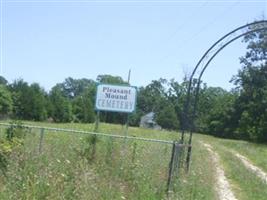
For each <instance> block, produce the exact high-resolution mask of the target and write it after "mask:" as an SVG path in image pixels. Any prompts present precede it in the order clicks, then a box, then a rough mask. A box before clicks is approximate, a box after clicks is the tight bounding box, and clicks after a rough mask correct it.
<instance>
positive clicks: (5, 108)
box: [0, 85, 12, 117]
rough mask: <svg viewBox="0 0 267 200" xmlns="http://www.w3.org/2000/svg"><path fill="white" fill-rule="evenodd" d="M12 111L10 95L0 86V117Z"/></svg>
mask: <svg viewBox="0 0 267 200" xmlns="http://www.w3.org/2000/svg"><path fill="white" fill-rule="evenodd" d="M11 111H12V98H11V93H10V92H9V91H8V89H7V88H6V87H5V86H4V85H0V116H2V117H3V116H6V115H8V114H10V113H11Z"/></svg>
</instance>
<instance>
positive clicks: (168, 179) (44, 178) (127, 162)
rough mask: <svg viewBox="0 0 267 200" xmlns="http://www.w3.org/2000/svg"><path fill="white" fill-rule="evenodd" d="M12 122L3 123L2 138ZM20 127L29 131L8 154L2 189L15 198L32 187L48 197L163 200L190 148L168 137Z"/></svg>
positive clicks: (20, 196) (38, 193)
mask: <svg viewBox="0 0 267 200" xmlns="http://www.w3.org/2000/svg"><path fill="white" fill-rule="evenodd" d="M11 126H12V125H10V124H7V123H0V127H1V132H0V136H1V137H0V138H4V137H6V133H7V130H8V129H10V127H11ZM20 127H21V128H22V129H23V130H24V132H25V135H24V136H23V141H22V142H21V144H22V145H18V146H17V147H16V150H14V151H12V152H11V151H10V153H9V154H8V160H9V162H8V163H9V164H8V168H7V170H6V172H5V174H6V176H7V177H9V178H8V181H7V182H8V184H7V186H6V191H5V192H4V193H3V192H1V193H3V194H7V195H11V196H10V197H12V199H13V198H19V199H20V198H23V197H24V196H23V195H24V194H25V190H27V191H28V190H29V189H30V188H31V187H34V189H32V190H34V191H35V190H36V191H35V194H36V195H37V196H36V197H39V198H40V195H43V196H44V197H45V198H47V199H51V198H52V199H58V198H70V199H88V197H90V198H89V199H124V198H125V199H163V197H164V196H165V195H166V192H168V191H171V190H172V187H173V185H174V184H173V183H174V181H175V179H176V178H177V177H178V174H179V166H180V165H181V163H182V162H181V159H183V156H182V152H183V151H184V149H185V147H187V146H186V145H182V144H179V143H177V142H174V141H168V140H159V139H149V138H142V137H133V136H122V135H114V134H105V133H96V132H87V131H79V130H71V129H62V128H50V127H41V126H31V125H20ZM66 133H69V134H66ZM62 184H63V186H62ZM32 185H35V186H32ZM14 191H17V192H14ZM0 198H1V196H0ZM45 198H44V199H45Z"/></svg>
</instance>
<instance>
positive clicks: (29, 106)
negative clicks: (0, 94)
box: [10, 79, 47, 121]
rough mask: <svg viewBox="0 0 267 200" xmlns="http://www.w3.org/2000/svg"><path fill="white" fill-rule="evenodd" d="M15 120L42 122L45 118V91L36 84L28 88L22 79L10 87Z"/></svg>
mask: <svg viewBox="0 0 267 200" xmlns="http://www.w3.org/2000/svg"><path fill="white" fill-rule="evenodd" d="M10 90H11V91H12V97H13V102H14V107H13V108H14V109H13V113H14V115H15V118H18V119H26V120H36V121H42V120H45V119H46V118H47V111H46V99H45V95H46V93H45V91H44V90H43V89H42V88H41V87H40V85H39V84H38V83H33V84H31V85H30V86H29V85H28V83H27V82H24V81H23V80H22V79H20V80H16V81H14V83H13V84H11V85H10Z"/></svg>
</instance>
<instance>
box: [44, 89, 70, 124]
mask: <svg viewBox="0 0 267 200" xmlns="http://www.w3.org/2000/svg"><path fill="white" fill-rule="evenodd" d="M49 99H50V102H51V105H52V113H51V117H52V118H53V119H54V121H55V122H70V121H71V120H72V107H71V103H70V101H68V99H67V98H66V97H64V95H63V94H62V91H61V90H60V88H59V87H57V86H56V87H53V88H52V90H51V92H50V95H49Z"/></svg>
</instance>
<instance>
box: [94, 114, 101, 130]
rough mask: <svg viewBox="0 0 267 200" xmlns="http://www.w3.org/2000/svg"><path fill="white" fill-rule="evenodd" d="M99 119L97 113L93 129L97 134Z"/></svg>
mask: <svg viewBox="0 0 267 200" xmlns="http://www.w3.org/2000/svg"><path fill="white" fill-rule="evenodd" d="M99 117H100V111H97V114H96V120H95V129H94V131H95V132H98V129H99V121H100V119H99Z"/></svg>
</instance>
